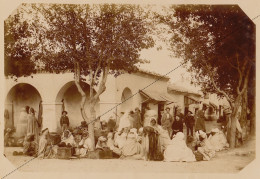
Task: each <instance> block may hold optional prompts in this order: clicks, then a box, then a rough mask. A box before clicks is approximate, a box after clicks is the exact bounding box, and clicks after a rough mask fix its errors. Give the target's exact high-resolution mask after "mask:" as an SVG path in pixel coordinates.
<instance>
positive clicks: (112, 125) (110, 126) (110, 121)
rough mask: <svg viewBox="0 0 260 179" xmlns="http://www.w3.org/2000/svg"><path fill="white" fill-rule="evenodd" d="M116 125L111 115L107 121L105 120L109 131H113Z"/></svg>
mask: <svg viewBox="0 0 260 179" xmlns="http://www.w3.org/2000/svg"><path fill="white" fill-rule="evenodd" d="M115 127H116V121H115V119H114V117H113V116H110V117H109V119H108V121H107V129H108V131H109V132H113V131H114V130H115Z"/></svg>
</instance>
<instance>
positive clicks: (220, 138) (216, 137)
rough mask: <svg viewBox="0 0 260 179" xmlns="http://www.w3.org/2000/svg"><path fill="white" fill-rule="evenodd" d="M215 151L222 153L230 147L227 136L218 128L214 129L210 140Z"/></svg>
mask: <svg viewBox="0 0 260 179" xmlns="http://www.w3.org/2000/svg"><path fill="white" fill-rule="evenodd" d="M208 140H209V141H210V143H211V145H212V147H213V148H214V149H215V151H221V150H224V149H226V148H228V147H229V144H228V142H227V138H226V136H225V134H224V133H223V132H222V131H221V130H219V129H218V128H215V129H212V130H211V134H210V136H209V139H208Z"/></svg>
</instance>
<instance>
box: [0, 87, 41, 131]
mask: <svg viewBox="0 0 260 179" xmlns="http://www.w3.org/2000/svg"><path fill="white" fill-rule="evenodd" d="M41 100H42V98H41V95H40V93H39V91H38V90H37V89H36V88H35V87H34V86H32V85H30V84H28V83H19V84H16V85H15V86H13V87H12V88H11V89H10V90H9V92H8V93H7V96H6V99H5V109H6V111H8V119H7V120H6V123H5V124H6V125H5V126H6V127H15V128H16V130H17V124H18V123H19V116H20V113H21V109H22V108H23V107H25V106H30V107H32V108H34V109H35V111H36V116H37V114H38V111H39V103H40V101H41Z"/></svg>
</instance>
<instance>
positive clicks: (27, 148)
mask: <svg viewBox="0 0 260 179" xmlns="http://www.w3.org/2000/svg"><path fill="white" fill-rule="evenodd" d="M37 152H38V144H37V142H35V140H34V134H32V133H29V134H27V136H26V137H25V139H24V143H23V154H24V155H28V156H34V157H36V156H37Z"/></svg>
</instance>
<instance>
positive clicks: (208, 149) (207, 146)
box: [198, 130, 215, 160]
mask: <svg viewBox="0 0 260 179" xmlns="http://www.w3.org/2000/svg"><path fill="white" fill-rule="evenodd" d="M198 152H200V153H201V154H202V155H203V160H210V159H211V158H213V157H214V156H215V149H214V148H213V146H212V145H211V143H210V141H209V140H208V138H207V134H206V133H205V132H203V131H201V130H200V131H199V141H198Z"/></svg>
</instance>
